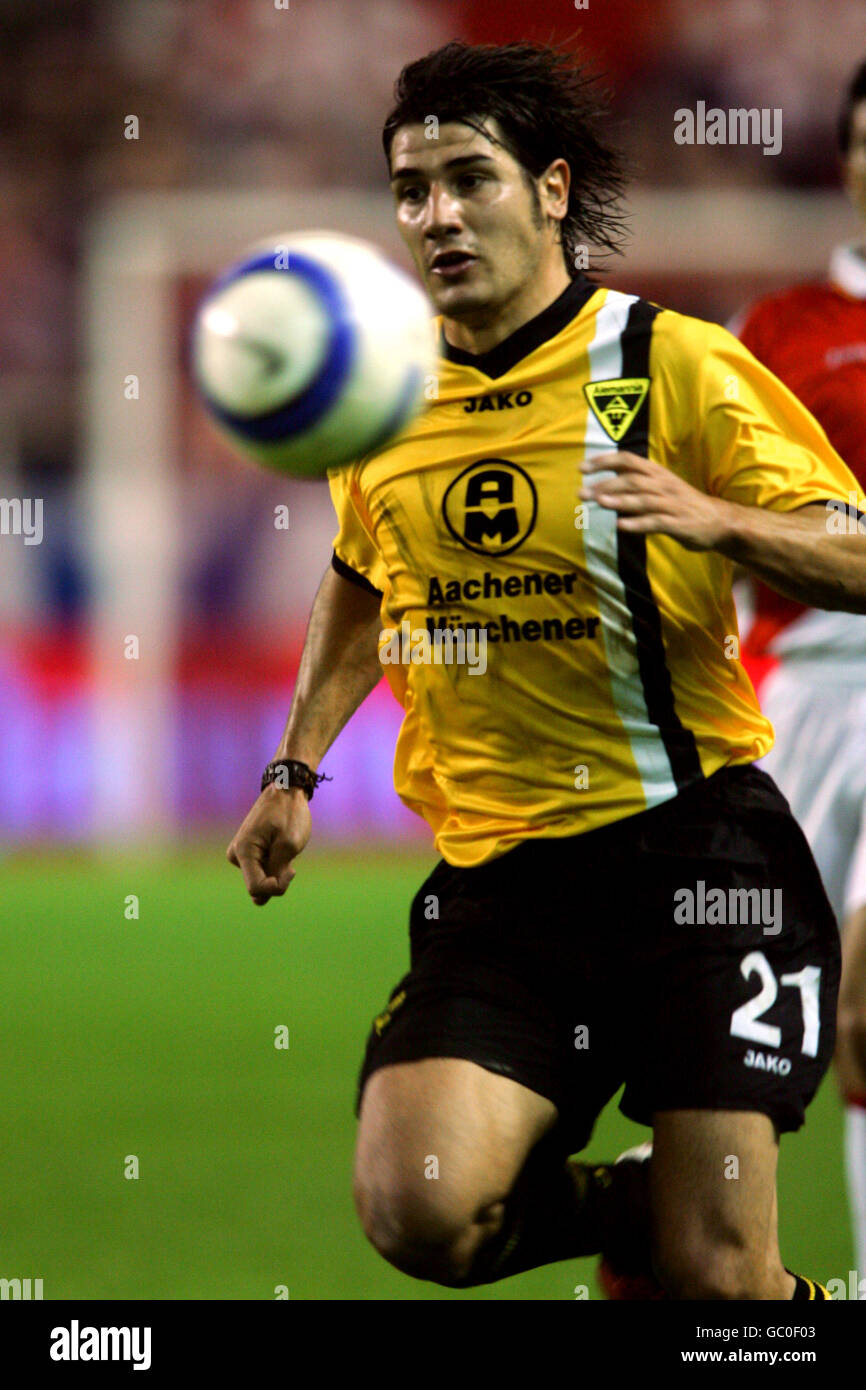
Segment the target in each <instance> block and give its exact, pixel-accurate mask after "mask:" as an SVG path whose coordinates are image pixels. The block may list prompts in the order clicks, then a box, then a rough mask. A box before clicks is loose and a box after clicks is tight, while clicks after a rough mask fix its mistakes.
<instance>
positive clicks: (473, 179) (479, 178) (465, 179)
mask: <svg viewBox="0 0 866 1390" xmlns="http://www.w3.org/2000/svg"><path fill="white" fill-rule="evenodd" d="M483 178H484V176H483V174H461V175H460V178H459V179H458V180H457V187H458V188H462V187H466V186H467V185H468V187H469V188H470V190H471V189H472V188H474V187H477V185H478V184H479V183H482V182H483Z"/></svg>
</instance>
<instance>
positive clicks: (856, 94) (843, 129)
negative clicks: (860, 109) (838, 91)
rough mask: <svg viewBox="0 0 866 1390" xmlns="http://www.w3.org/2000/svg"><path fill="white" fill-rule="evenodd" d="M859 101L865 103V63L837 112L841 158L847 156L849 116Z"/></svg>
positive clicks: (858, 70) (849, 143)
mask: <svg viewBox="0 0 866 1390" xmlns="http://www.w3.org/2000/svg"><path fill="white" fill-rule="evenodd" d="M861 101H866V63H861V64H860V66H859V68H858V69H857V71H856V72H855V74H854V76H853V77H852V79H851V81H850V83H849V84H848V90H847V92H846V93H845V102H844V104H843V106H842V110H841V111H840V112H839V125H838V131H837V133H838V137H839V152H840V154H841V155H842V156H843V158H844V157H845V156H846V155H847V153H848V150H849V149H850V147H851V116H852V114H853V112H854V107H855V106H857V105H858V104H859V103H860V102H861Z"/></svg>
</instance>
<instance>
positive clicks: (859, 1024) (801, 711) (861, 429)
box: [731, 63, 866, 1297]
mask: <svg viewBox="0 0 866 1390" xmlns="http://www.w3.org/2000/svg"><path fill="white" fill-rule="evenodd" d="M839 147H840V152H841V157H842V166H843V171H844V181H845V187H846V189H847V192H848V194H849V196H850V198H851V201H852V202H853V204H854V206H855V208H856V209H857V212H858V213H859V215H860V217H861V219H862V222H863V224H864V229H866V63H864V64H863V65H862V66H861V67H860V68H859V70H858V72H857V73H856V74H855V76H854V78H853V81H852V82H851V84H850V87H849V89H848V92H847V95H846V99H845V104H844V106H843V109H842V112H841V115H840V119H839ZM731 327H732V331H733V332H735V333H737V335H738V336H739V337H740V339H741V340H742V342H743V343H744V344H745V346H746V347H748V348H749V349H750V350H751V352H753V353H754V355H755V356H756V357H757V358H759V360H760V361H761V362H763V363H764V365H765V366H767V367H769V368H770V370H771V371H772V372H773V373H774V374H775V375H776V376H777V377H779V378H780V379H781V380H782V381H783V382H784V383H785V385H786V386H788V387H789V388H790V390H791V391H793V392H794V393H795V395H797V396H798V397H799V398H800V400H801V401H802V402H803V404H804V405H805V406H806V407H807V408H808V409H809V410H810V411H811V412H812V414H813V415H814V416H815V418H816V419H817V420H818V421H819V423H820V424H821V425H822V426H823V428H824V430H825V432H826V434H827V436H828V438H829V440H830V443H831V444H832V445H833V447H834V448H835V449H836V450H837V452H838V453H839V454H841V456H842V458H843V459H844V460H845V462H846V463H847V464H848V467H849V468H850V469H851V471H852V472H853V473H854V474H855V475H856V477H857V480H858V482H859V483H860V484H861V494H860V496H859V497H857V498H851V499H850V500H851V504H852V505H851V506H850V507H849V509H848V512H847V514H846V513H844V512H843V513H841V514H840V512H839V511H834V510H833V509H832V508H829V509H828V527H829V529H831V530H837V529H838V530H841V529H843V528H845V527H847V528H848V529H849V530H850V529H851V528H852V527H857V526H859V529H860V531H861V532H862V531H864V530H866V502H864V500H863V496H862V492H863V491H866V244H862V245H852V246H841V247H838V248H837V249H836V250H835V251H834V252H833V255H832V257H831V260H830V273H829V277H828V281H827V283H825V284H811V285H801V286H797V287H795V288H793V289H788V290H784V291H782V292H781V293H779V294H773V295H769V296H768V297H767V298H765V299H761V300H759V301H758V302H757V303H755V304H754V305H752V306H751V308H750V309H749V310H748V311H747V312H746V313H745V315H743V316H741V317H740V318H739V319H738V320H737V321H736V322H735V323H734V324H733V325H731ZM861 516H862V520H860V517H861ZM748 647H749V649H750V652H751V654H752V655H753V656H756V657H770V658H773V659H774V661H775V663H776V664H775V666H774V669H773V670H772V672H771V674H770V675H769V676H768V677H767V678H766V680H765V681H764V684H763V686H762V689H761V704H762V706H763V709H764V713H765V714H766V715H767V716H768V717H769V718H770V719H771V720H772V722H773V724H774V725H775V727H776V743H775V746H774V747H773V749H772V750H771V752H770V753H769V754H768V756H767V757H766V758H765V759H764V762H763V766H764V767H765V768H766V770H767V771H768V772H769V773H770V774H771V776H772V777H773V778H774V779H775V780H776V782H777V783H778V785H779V787H780V788H781V789H782V791H783V792H784V794H785V795H786V797H787V798H788V800H789V802H790V803H791V808H792V810H793V812H794V815H795V816H796V818H797V820H798V821H799V822H800V824H801V825H802V827H803V829H804V831H805V832H806V835H807V837H808V839H809V841H810V843H811V846H812V850H813V852H814V854H815V858H816V860H817V863H818V867H819V868H820V870H821V874H822V877H823V879H824V884H825V887H826V889H827V894H828V896H829V898H830V901H831V902H832V904H833V907H834V910H835V912H836V915H837V917H838V919H839V921H840V923H841V924H842V951H843V967H842V984H841V989H840V994H839V1006H838V1034H837V1043H836V1059H835V1060H836V1069H837V1078H838V1081H839V1085H840V1089H841V1091H842V1095H843V1097H844V1100H845V1106H846V1164H847V1171H848V1187H849V1194H850V1199H851V1208H852V1218H853V1225H854V1245H855V1252H856V1260H857V1266H858V1271H859V1278H860V1279H861V1280H863V1278H864V1276H866V618H864V617H862V616H859V615H856V614H849V613H825V612H819V611H818V610H817V609H811V608H804V607H803V606H802V604H799V603H795V602H793V601H792V600H790V599H786V598H783V597H781V596H780V595H779V594H777V593H775V592H773V590H771V589H768V588H767V587H766V586H764V585H763V584H760V583H757V584H756V585H755V621H754V625H753V627H752V628H751V630H750V632H749V636H748ZM863 1288H864V1289H866V1282H864V1283H863ZM861 1296H862V1297H866V1292H864V1293H863V1294H862V1295H861Z"/></svg>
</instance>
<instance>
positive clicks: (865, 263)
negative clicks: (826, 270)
mask: <svg viewBox="0 0 866 1390" xmlns="http://www.w3.org/2000/svg"><path fill="white" fill-rule="evenodd" d="M830 283H831V284H833V285H836V286H837V287H838V288H839V289H840V290H844V292H845V294H850V295H852V296H853V297H854V298H855V299H866V260H864V259H863V254H862V252H861V251H860V248H859V247H858V246H855V245H852V246H837V247H836V249H835V251H834V252H833V254H832V255H831V257H830Z"/></svg>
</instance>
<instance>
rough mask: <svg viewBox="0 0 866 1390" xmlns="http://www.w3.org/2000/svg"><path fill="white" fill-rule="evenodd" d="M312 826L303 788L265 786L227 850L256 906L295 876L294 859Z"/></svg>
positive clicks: (276, 894)
mask: <svg viewBox="0 0 866 1390" xmlns="http://www.w3.org/2000/svg"><path fill="white" fill-rule="evenodd" d="M312 826H313V821H312V817H311V815H310V806H309V802H308V801H307V798H306V796H305V795H304V793H303V791H301V789H300V787H290V788H283V787H275V786H270V787H265V789H264V791H263V792H262V793H261V795H260V796H259V798H258V800H257V801H256V802H255V804H254V805H253V807H252V810H251V811H250V813H249V815H248V816H247V817H246V819H245V820H244V822H243V824H242V825H241V827H240V829H239V830H238V832H237V834H236V835H235V837H234V839H233V840H232V842H231V844H230V845H229V847H228V849H227V850H226V858H227V859H228V861H229V863H230V864H235V865H236V866H237V867H238V868H239V869H240V871H241V873H242V874H243V876H244V883H245V884H246V886H247V892H248V893H249V895H250V897H251V898H252V900H253V902H254V903H255V904H256V906H257V907H264V905H265V903H267V902H270V900H271V898H281V897H282V895H283V894H284V893H285V891H286V889H287V888H288V886H289V884H290V883H291V881H292V879H293V878H294V876H295V870H294V869H293V868H292V860H293V859H296V858H297V856H298V855H299V854H300V852H301V850H302V849H303V848H304V845H305V844H306V843H307V841H308V840H309V838H310V831H311V830H312Z"/></svg>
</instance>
